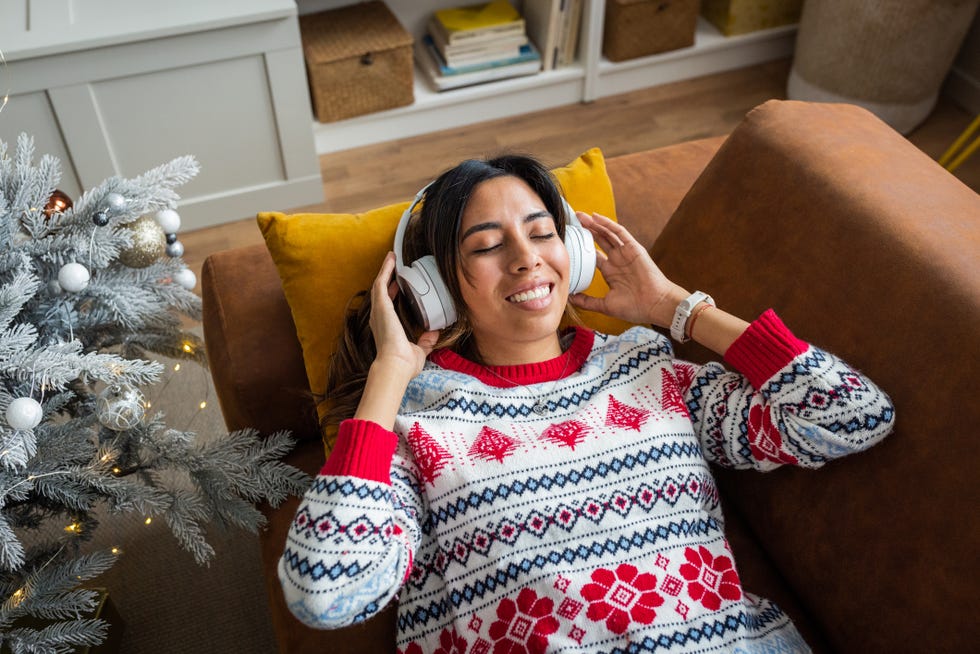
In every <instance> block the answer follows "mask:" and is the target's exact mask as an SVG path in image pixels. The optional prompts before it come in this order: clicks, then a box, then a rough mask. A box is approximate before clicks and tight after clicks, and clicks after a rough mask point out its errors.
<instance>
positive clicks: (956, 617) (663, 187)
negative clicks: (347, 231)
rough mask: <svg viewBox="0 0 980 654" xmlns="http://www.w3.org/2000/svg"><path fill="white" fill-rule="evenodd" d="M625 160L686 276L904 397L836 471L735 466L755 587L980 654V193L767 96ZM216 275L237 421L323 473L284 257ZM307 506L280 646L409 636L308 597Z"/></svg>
mask: <svg viewBox="0 0 980 654" xmlns="http://www.w3.org/2000/svg"><path fill="white" fill-rule="evenodd" d="M638 128H639V127H638ZM598 145H600V146H601V144H598ZM607 166H608V171H609V175H610V177H611V179H612V183H613V189H614V193H615V196H616V205H617V211H618V213H619V217H620V220H621V221H622V222H623V223H624V224H625V225H627V226H628V227H629V228H630V229H631V230H632V232H633V233H634V234H636V235H637V237H638V238H639V239H640V240H641V241H642V242H644V243H645V244H648V245H650V246H651V247H652V252H653V254H654V256H655V259H656V260H657V261H658V262H659V263H660V265H661V266H662V268H663V269H664V271H665V272H666V273H667V274H668V275H669V276H670V277H672V278H673V279H674V280H675V281H677V282H678V283H680V284H681V285H683V286H685V287H687V288H691V289H693V288H699V289H704V290H706V291H709V292H711V294H712V295H713V296H714V297H715V299H716V300H717V301H718V303H719V304H720V305H721V306H724V307H725V308H726V309H728V310H730V311H732V312H734V313H736V314H739V315H741V316H743V317H746V318H752V317H754V316H756V315H758V314H759V313H760V312H761V311H763V310H764V309H766V308H767V307H769V306H772V307H774V308H775V309H776V310H777V311H778V312H779V313H780V314H781V316H782V317H783V318H784V320H785V321H786V322H787V323H788V324H789V325H791V326H792V327H793V328H794V330H795V331H796V332H797V333H798V334H799V335H800V336H801V337H803V338H806V339H808V340H810V341H812V342H814V343H817V344H819V345H821V346H822V347H824V348H825V349H828V350H830V351H832V352H835V353H837V354H839V355H841V356H842V357H844V358H845V359H846V360H848V361H849V362H850V363H852V364H853V365H855V366H857V367H858V368H860V369H862V370H863V371H864V372H866V373H867V374H868V375H869V376H870V377H871V378H872V379H874V380H875V381H876V382H877V383H878V384H880V385H881V386H882V387H883V388H884V389H885V390H886V391H887V392H888V393H889V394H890V395H891V397H892V399H893V401H894V403H895V406H896V410H897V423H896V429H895V432H894V433H893V434H892V436H890V437H889V438H888V439H887V440H886V441H885V442H884V443H883V444H881V445H880V446H878V447H876V448H873V449H871V450H869V451H867V452H864V453H862V454H858V455H855V456H853V457H850V458H847V459H843V460H840V461H836V462H833V463H831V464H829V465H827V466H826V467H825V468H824V469H822V470H819V471H804V470H798V469H788V468H787V469H780V470H777V471H775V472H772V473H768V474H757V473H746V472H740V473H728V472H721V471H719V472H718V477H719V484H720V486H721V488H722V490H723V494H724V502H725V506H726V517H727V523H728V531H729V537H730V540H731V542H732V546H733V549H734V550H735V554H736V561H737V563H738V566H739V569H740V573H741V576H742V579H743V582H744V585H745V587H746V589H747V590H749V591H750V592H754V593H756V594H759V595H763V596H767V597H770V598H772V599H773V600H775V601H776V602H777V603H779V604H781V605H782V606H783V608H784V609H785V610H786V611H787V612H788V613H789V614H790V615H791V616H792V617H793V619H794V620H795V621H796V623H797V625H798V626H799V628H800V630H801V631H802V632H803V634H804V636H805V637H806V638H807V639H808V641H809V642H810V643H811V644H812V646H813V648H814V650H815V651H817V652H832V651H833V652H861V653H862V654H870V653H872V652H889V653H892V652H932V653H935V652H967V651H976V649H975V648H976V647H977V646H978V645H977V643H978V642H980V626H978V625H980V621H978V620H977V618H976V616H975V613H974V610H975V604H976V600H977V597H978V590H977V589H978V582H980V574H978V573H980V570H978V565H977V564H978V560H980V554H978V553H980V539H978V533H980V529H978V526H980V520H978V517H977V511H978V506H980V503H978V500H980V497H978V492H977V490H978V483H977V477H978V472H980V468H978V465H977V462H978V457H977V454H976V452H977V449H976V448H977V442H976V441H977V433H978V430H980V401H978V400H977V399H976V389H977V375H978V374H980V365H978V364H980V360H978V356H980V343H978V340H980V339H978V336H980V197H978V195H977V194H976V193H974V192H973V191H972V190H970V189H969V188H967V187H966V186H964V185H963V184H962V183H960V182H959V181H958V180H957V179H956V178H955V177H953V176H952V175H950V174H948V173H947V172H946V171H944V170H943V169H942V168H941V167H939V166H938V165H937V164H936V163H935V162H933V161H931V160H930V159H929V158H928V157H926V156H925V155H924V154H922V153H921V152H920V151H919V150H917V149H916V148H914V147H913V146H912V145H911V144H909V143H908V142H907V141H906V140H905V139H904V138H902V137H901V136H899V135H898V134H897V133H896V132H894V131H892V130H891V129H890V128H889V127H887V126H886V125H885V124H884V123H882V122H880V121H879V120H877V119H876V118H875V117H873V116H872V115H871V114H869V113H867V112H865V111H864V110H861V109H858V108H856V107H852V106H848V105H817V104H807V103H797V102H776V101H773V102H769V103H766V104H764V105H762V106H760V107H759V108H757V109H755V110H753V111H752V112H750V113H749V114H748V115H747V117H746V119H745V120H744V122H743V123H742V124H741V125H740V126H739V127H738V128H737V129H736V130H735V131H734V132H733V133H732V134H731V135H730V136H729V137H728V138H727V139H712V140H706V141H696V142H691V143H685V144H682V145H676V146H671V147H665V148H661V149H657V150H652V151H648V152H641V153H637V154H631V155H626V156H620V157H616V158H612V159H610V160H608V161H607ZM202 286H203V295H204V308H205V315H204V328H205V338H206V342H207V346H208V354H209V357H210V362H211V369H212V373H213V377H214V383H215V385H216V387H217V392H218V396H219V398H220V402H221V407H222V411H223V412H224V416H225V420H226V422H227V424H228V427H229V428H230V429H238V428H243V427H255V428H257V429H259V430H261V431H263V432H268V433H271V432H274V431H277V430H282V429H288V430H291V431H292V432H293V434H294V435H295V436H297V437H298V438H299V439H300V444H299V446H298V447H297V448H296V450H295V451H294V452H293V453H292V454H290V455H289V456H288V457H287V458H286V461H287V462H289V463H291V464H293V465H296V466H298V467H300V468H302V469H304V470H306V471H308V472H310V473H315V472H316V471H317V470H318V469H319V467H320V465H321V464H322V461H323V450H322V447H321V443H320V440H319V436H318V431H317V427H316V424H315V420H314V418H313V414H314V412H313V406H312V404H311V401H310V399H309V398H308V395H307V393H308V386H307V384H306V377H305V373H304V367H303V362H302V359H301V355H300V347H299V343H298V342H297V339H296V336H295V332H294V328H293V324H292V320H291V317H290V312H289V308H288V307H287V305H286V302H285V300H284V298H283V294H282V290H281V287H280V284H279V279H278V276H277V274H276V270H275V268H274V266H273V264H272V260H271V259H270V256H269V254H268V253H267V251H266V250H265V248H264V247H263V246H257V247H250V248H242V249H239V250H232V251H226V252H221V253H217V254H215V255H213V256H211V257H210V258H209V259H208V260H207V262H206V263H205V267H204V272H203V275H202ZM685 348H687V346H685ZM682 355H683V356H686V357H688V358H692V359H704V358H705V357H706V356H707V355H706V352H704V351H702V350H699V349H696V347H695V348H687V349H684V350H683V351H682ZM297 502H298V499H297V500H294V501H291V502H287V503H286V504H284V505H283V506H280V507H279V508H278V509H275V510H272V509H269V508H268V507H266V511H265V512H266V515H267V516H268V518H269V526H268V529H266V530H265V531H264V533H263V534H262V538H261V543H262V557H263V561H264V565H265V572H266V580H267V584H268V593H269V598H270V602H271V612H272V620H273V622H274V628H275V631H276V634H277V638H278V642H279V646H280V650H281V651H282V652H290V653H296V652H317V653H323V652H331V653H333V654H340V653H344V652H372V653H373V652H393V651H394V644H393V643H394V611H393V609H392V607H389V608H388V609H387V610H386V611H385V612H384V613H383V614H382V615H380V616H378V617H377V618H375V619H373V620H371V621H368V622H367V623H364V624H361V625H358V626H355V627H352V628H349V629H345V630H341V631H336V632H316V631H314V630H311V629H308V628H307V627H304V626H303V625H301V624H300V623H299V622H298V621H296V620H295V619H294V618H293V617H292V616H291V615H290V614H289V612H288V610H287V609H286V607H285V605H284V603H283V600H282V594H281V592H280V590H279V582H278V580H277V578H276V563H277V560H278V558H279V555H280V553H281V552H282V549H283V544H284V542H285V534H286V531H287V529H288V526H289V523H290V521H291V519H292V516H293V512H294V510H295V508H296V504H297Z"/></svg>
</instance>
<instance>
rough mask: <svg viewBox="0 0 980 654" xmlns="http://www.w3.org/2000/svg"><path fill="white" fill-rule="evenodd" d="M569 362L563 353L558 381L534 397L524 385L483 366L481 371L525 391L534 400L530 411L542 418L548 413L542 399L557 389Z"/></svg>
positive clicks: (569, 357)
mask: <svg viewBox="0 0 980 654" xmlns="http://www.w3.org/2000/svg"><path fill="white" fill-rule="evenodd" d="M571 360H572V356H571V354H569V353H568V352H566V353H565V365H564V367H563V368H562V369H561V374H560V375H558V379H556V380H555V383H553V384H552V385H551V388H549V389H548V392H546V393H544V394H542V395H535V394H534V393H532V392H531V389H530V388H528V387H527V386H525V385H524V384H520V383H518V382H516V381H514V380H513V379H507V378H506V377H504V376H503V375H500V374H497V373H496V372H495V371H494V370H492V369H490V368H488V367H487V366H483V369H484V370H486V371H487V372H489V373H490V374H491V375H493V376H494V377H496V378H498V379H502V380H503V381H505V382H507V383H508V384H512V385H513V387H514V388H516V387H518V386H520V387H521V388H523V389H524V390H526V391H527V392H528V395H530V396H531V397H532V398H534V404H532V405H531V411H534V413H536V414H537V415H539V416H543V415H544V414H546V413H548V402H547V400H543V399H542V398H546V397H548V396H549V395H551V394H552V393H554V392H555V389H556V388H558V384H559V383H560V382H561V380H562V379H564V378H565V373H566V372H568V364H569V363H570V362H571Z"/></svg>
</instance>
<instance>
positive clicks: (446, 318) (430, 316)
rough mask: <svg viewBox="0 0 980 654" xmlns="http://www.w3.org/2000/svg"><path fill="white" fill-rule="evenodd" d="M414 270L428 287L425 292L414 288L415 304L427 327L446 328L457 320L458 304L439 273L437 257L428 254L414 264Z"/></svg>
mask: <svg viewBox="0 0 980 654" xmlns="http://www.w3.org/2000/svg"><path fill="white" fill-rule="evenodd" d="M412 270H414V271H416V272H417V273H418V274H419V276H420V277H421V278H422V280H423V281H424V282H425V288H426V289H427V290H426V292H424V293H417V292H415V290H414V288H413V290H412V296H413V299H414V302H415V305H416V307H417V308H418V309H419V313H420V314H421V315H422V322H423V323H425V328H426V329H429V330H438V329H445V328H446V327H448V326H449V325H451V324H453V323H454V322H456V306H455V305H454V304H453V298H452V296H451V295H450V294H449V289H448V288H447V287H446V282H444V281H443V279H442V275H440V274H439V266H438V264H436V258H435V257H434V256H432V255H431V254H429V255H426V256H424V257H422V258H421V259H418V260H417V261H415V263H413V264H412Z"/></svg>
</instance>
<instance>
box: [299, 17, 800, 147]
mask: <svg viewBox="0 0 980 654" xmlns="http://www.w3.org/2000/svg"><path fill="white" fill-rule="evenodd" d="M344 4H350V3H349V2H344V1H331V0H300V12H301V13H306V12H310V11H319V10H321V9H325V8H333V7H336V6H340V5H344ZM455 4H459V2H458V0H448V1H446V0H433V1H431V2H410V1H409V0H388V5H389V7H390V8H391V10H392V11H393V12H394V13H395V15H396V16H398V18H399V20H400V21H401V22H402V24H403V25H404V26H405V28H406V29H408V30H409V31H410V32H411V33H412V34H413V36H415V38H416V39H417V38H420V37H421V36H422V35H423V34H424V32H425V22H426V20H427V19H428V16H429V14H430V13H431V12H432V11H433V10H435V9H438V8H441V7H444V6H451V5H455ZM604 9H605V3H604V2H603V1H602V0H586V4H585V7H584V13H583V21H582V32H581V35H580V43H579V56H578V63H577V64H576V65H574V66H569V67H567V68H561V69H558V70H553V71H547V72H542V73H538V74H537V75H530V76H525V77H516V78H512V79H507V80H500V81H496V82H488V83H485V84H479V85H475V86H470V87H465V88H460V89H453V90H448V91H442V92H437V91H434V90H432V89H431V88H430V87H429V86H428V84H427V83H426V81H425V79H424V75H423V73H422V72H421V71H420V70H418V69H416V71H415V101H414V103H413V104H411V105H408V106H405V107H399V108H397V109H391V110H388V111H381V112H377V113H373V114H368V115H364V116H358V117H356V118H351V119H348V120H343V121H337V122H333V123H314V125H313V134H314V138H315V147H316V152H317V154H326V153H330V152H337V151H340V150H347V149H350V148H355V147H360V146H363V145H370V144H373V143H380V142H384V141H389V140H392V139H397V138H405V137H409V136H417V135H421V134H426V133H429V132H434V131H438V130H443V129H449V128H453V127H461V126H464V125H469V124H473V123H477V122H482V121H486V120H493V119H496V118H506V117H508V116H513V115H517V114H522V113H527V112H531V111H539V110H543V109H549V108H552V107H558V106H562V105H567V104H574V103H576V102H590V101H592V100H596V99H598V98H602V97H606V96H609V95H615V94H619V93H627V92H629V91H634V90H637V89H642V88H647V87H651V86H658V85H661V84H666V83H669V82H674V81H679V80H683V79H690V78H693V77H699V76H701V75H708V74H711V73H715V72H720V71H724V70H731V69H735V68H742V67H745V66H751V65H754V64H758V63H762V62H765V61H772V60H774V59H780V58H783V57H787V56H789V55H790V54H792V52H793V47H794V44H795V40H796V26H795V25H788V26H784V27H777V28H773V29H770V30H764V31H759V32H753V33H750V34H744V35H738V36H730V37H726V36H724V35H722V34H721V33H719V32H718V30H716V29H715V27H714V26H713V25H711V24H710V23H708V22H707V21H705V20H704V19H702V18H699V19H698V25H697V32H696V35H695V43H694V45H693V46H691V47H689V48H682V49H679V50H673V51H670V52H664V53H661V54H656V55H652V56H649V57H641V58H637V59H631V60H629V61H623V62H618V63H613V62H610V61H608V60H606V59H605V58H604V57H602V55H601V49H602V27H603V25H602V23H603V18H604Z"/></svg>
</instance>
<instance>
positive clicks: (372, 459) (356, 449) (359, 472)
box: [320, 419, 398, 485]
mask: <svg viewBox="0 0 980 654" xmlns="http://www.w3.org/2000/svg"><path fill="white" fill-rule="evenodd" d="M397 445H398V437H397V436H395V434H394V433H393V432H390V431H388V430H387V429H385V428H384V427H382V426H380V425H378V424H377V423H374V422H371V421H369V420H353V419H351V420H344V421H343V422H342V423H340V428H339V429H338V430H337V441H336V444H335V445H334V447H333V451H332V452H330V456H329V457H328V458H327V462H326V463H324V464H323V468H321V469H320V474H321V475H332V476H338V477H339V476H347V477H357V478H359V479H367V480H369V481H377V482H381V483H382V484H388V485H391V457H392V456H394V454H395V447H396V446H397Z"/></svg>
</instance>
